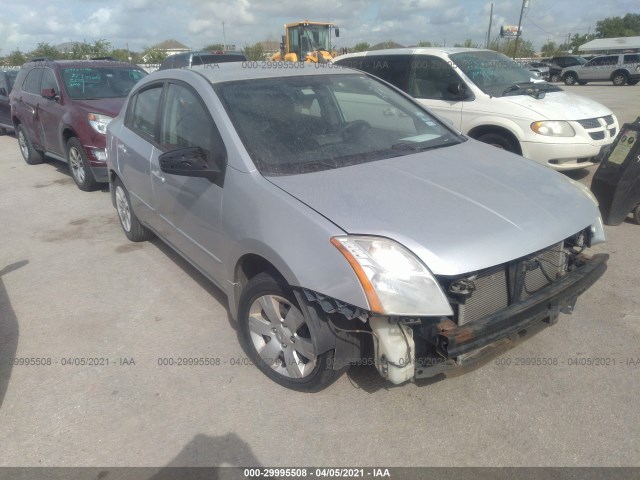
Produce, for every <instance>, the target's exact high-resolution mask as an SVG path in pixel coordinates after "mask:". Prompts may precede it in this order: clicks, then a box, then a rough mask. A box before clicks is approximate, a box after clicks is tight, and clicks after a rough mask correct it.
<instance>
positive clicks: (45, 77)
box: [40, 68, 60, 93]
mask: <svg viewBox="0 0 640 480" xmlns="http://www.w3.org/2000/svg"><path fill="white" fill-rule="evenodd" d="M43 70H44V72H43V74H42V85H41V87H40V91H42V90H44V89H45V88H46V89H50V88H53V89H54V90H55V91H56V93H59V92H60V89H59V88H58V82H56V76H55V75H54V74H53V72H52V71H51V70H50V69H48V68H45V69H43Z"/></svg>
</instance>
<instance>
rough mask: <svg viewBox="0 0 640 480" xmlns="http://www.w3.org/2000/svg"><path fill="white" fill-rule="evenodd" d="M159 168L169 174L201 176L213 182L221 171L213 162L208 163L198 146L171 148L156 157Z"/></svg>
mask: <svg viewBox="0 0 640 480" xmlns="http://www.w3.org/2000/svg"><path fill="white" fill-rule="evenodd" d="M158 160H159V161H160V170H162V171H163V172H164V173H169V174H171V175H181V176H184V177H202V178H206V179H207V180H209V181H211V182H215V181H216V180H217V178H218V176H219V175H220V173H221V170H220V167H219V166H218V165H217V164H216V163H215V162H211V163H213V165H210V164H209V162H208V161H207V156H206V155H205V153H204V151H203V150H202V149H201V148H200V147H186V148H178V149H177V150H171V151H170V152H166V153H163V154H162V155H160V156H159V157H158Z"/></svg>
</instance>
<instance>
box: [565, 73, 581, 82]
mask: <svg viewBox="0 0 640 480" xmlns="http://www.w3.org/2000/svg"><path fill="white" fill-rule="evenodd" d="M563 80H564V83H565V85H575V83H576V82H577V81H578V77H576V75H575V73H567V74H566V75H565V76H564V78H563Z"/></svg>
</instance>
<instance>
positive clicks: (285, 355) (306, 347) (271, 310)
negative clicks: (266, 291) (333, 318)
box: [248, 295, 318, 378]
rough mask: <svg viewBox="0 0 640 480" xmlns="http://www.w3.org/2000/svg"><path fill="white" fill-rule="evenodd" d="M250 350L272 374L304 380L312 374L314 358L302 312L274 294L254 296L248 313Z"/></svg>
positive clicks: (314, 363)
mask: <svg viewBox="0 0 640 480" xmlns="http://www.w3.org/2000/svg"><path fill="white" fill-rule="evenodd" d="M248 327H249V332H250V337H251V342H252V343H253V347H254V348H255V350H256V352H257V353H258V355H260V357H261V358H262V360H263V361H264V362H265V363H266V364H267V365H269V366H270V367H271V368H272V369H273V370H274V371H275V372H276V373H279V374H280V375H282V376H284V377H288V378H304V377H306V376H307V375H309V374H311V372H313V370H314V368H315V366H316V363H317V360H318V359H317V355H316V351H315V348H314V346H313V343H312V341H311V334H310V332H309V328H308V326H307V324H306V321H305V318H304V315H303V314H302V312H301V311H300V310H299V309H298V308H297V307H296V306H295V305H293V304H292V303H291V302H290V301H289V300H287V299H286V298H284V297H281V296H278V295H263V296H261V297H258V298H257V299H256V300H255V301H254V302H253V303H252V305H251V308H250V310H249V319H248Z"/></svg>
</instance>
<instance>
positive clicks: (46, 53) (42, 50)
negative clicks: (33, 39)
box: [29, 42, 64, 60]
mask: <svg viewBox="0 0 640 480" xmlns="http://www.w3.org/2000/svg"><path fill="white" fill-rule="evenodd" d="M29 57H31V58H35V57H49V58H51V59H53V60H59V59H61V58H63V57H64V55H63V53H62V52H61V51H60V50H58V49H57V48H56V47H54V46H53V45H49V44H48V43H46V42H40V43H39V44H38V46H37V47H36V48H35V49H34V50H32V51H31V52H29Z"/></svg>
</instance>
